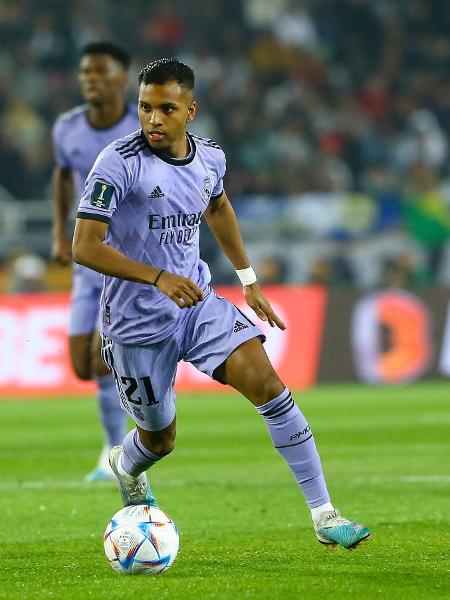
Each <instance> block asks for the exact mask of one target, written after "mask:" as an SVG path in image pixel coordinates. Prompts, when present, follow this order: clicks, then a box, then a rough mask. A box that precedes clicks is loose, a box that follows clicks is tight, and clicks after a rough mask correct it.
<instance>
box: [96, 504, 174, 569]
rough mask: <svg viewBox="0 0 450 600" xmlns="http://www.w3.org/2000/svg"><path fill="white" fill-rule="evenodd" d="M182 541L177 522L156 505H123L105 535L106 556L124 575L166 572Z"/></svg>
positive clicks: (114, 567)
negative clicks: (176, 525)
mask: <svg viewBox="0 0 450 600" xmlns="http://www.w3.org/2000/svg"><path fill="white" fill-rule="evenodd" d="M179 543H180V541H179V537H178V531H177V528H176V527H175V523H174V522H173V521H172V520H171V519H170V517H168V516H167V515H166V514H165V513H164V512H163V511H162V510H161V509H160V508H158V507H156V506H145V505H139V506H126V507H125V508H122V509H121V510H119V511H118V512H116V514H115V515H114V516H113V518H112V519H111V521H110V522H109V523H108V526H107V527H106V531H105V536H104V546H105V554H106V558H107V559H108V561H109V564H110V565H111V567H112V568H113V569H114V570H115V571H117V573H120V574H122V575H135V574H140V573H142V574H147V575H156V574H157V573H162V572H163V571H165V570H166V569H168V568H169V567H170V565H171V564H172V563H173V561H174V560H175V557H176V555H177V552H178V546H179Z"/></svg>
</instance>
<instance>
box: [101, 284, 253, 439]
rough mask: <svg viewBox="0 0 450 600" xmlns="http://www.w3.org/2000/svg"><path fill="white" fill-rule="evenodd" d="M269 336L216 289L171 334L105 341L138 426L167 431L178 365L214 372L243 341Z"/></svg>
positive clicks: (188, 311)
mask: <svg viewBox="0 0 450 600" xmlns="http://www.w3.org/2000/svg"><path fill="white" fill-rule="evenodd" d="M254 337H259V338H260V339H261V341H263V342H264V341H265V336H264V335H263V334H262V332H261V330H260V329H259V328H258V327H256V325H254V324H253V323H252V322H251V321H250V320H249V319H248V318H247V317H246V316H245V315H244V314H243V313H242V312H240V310H239V309H238V308H236V306H234V304H232V303H231V302H229V301H228V300H226V299H225V298H220V297H218V296H217V295H216V294H215V293H214V291H212V290H211V291H210V293H209V296H207V298H205V300H204V301H203V302H200V303H199V304H198V305H197V306H195V307H193V308H191V309H184V310H182V311H181V315H180V323H179V327H178V328H177V329H176V331H175V333H174V334H173V335H171V336H170V337H168V338H166V339H165V340H162V341H161V342H157V343H155V344H150V345H147V346H123V345H121V344H118V343H116V342H113V341H111V340H109V339H108V338H104V339H103V357H104V360H105V362H106V363H107V364H108V366H109V367H110V368H111V370H112V371H113V374H114V376H115V378H116V382H117V387H118V391H119V396H120V399H121V402H122V405H123V407H124V408H125V410H127V412H128V413H129V414H130V415H131V417H132V418H133V420H134V421H135V422H136V424H137V425H139V427H141V428H142V429H146V430H148V431H159V430H161V429H164V428H165V427H167V426H168V425H170V423H171V422H172V421H173V419H174V417H175V392H174V389H173V386H174V381H175V374H176V369H177V363H178V362H179V361H180V360H184V361H186V362H190V363H192V364H193V365H194V366H195V367H196V368H197V369H198V370H199V371H202V372H203V373H206V374H207V375H209V376H210V377H212V376H213V373H214V370H215V369H216V368H217V367H218V366H219V365H221V364H222V363H223V362H224V361H225V360H226V359H227V358H228V357H229V356H230V354H231V353H232V352H233V351H234V350H235V349H236V348H237V347H238V346H240V345H241V344H243V343H244V342H246V341H247V340H250V339H252V338H254Z"/></svg>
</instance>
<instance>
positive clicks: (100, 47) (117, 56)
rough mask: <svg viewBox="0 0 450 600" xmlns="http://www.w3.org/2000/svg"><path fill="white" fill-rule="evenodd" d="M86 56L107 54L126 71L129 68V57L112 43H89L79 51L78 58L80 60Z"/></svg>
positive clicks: (123, 50) (122, 49) (120, 47)
mask: <svg viewBox="0 0 450 600" xmlns="http://www.w3.org/2000/svg"><path fill="white" fill-rule="evenodd" d="M87 54H108V56H111V57H112V58H114V60H117V62H119V63H120V64H121V65H122V66H123V68H124V69H125V70H126V71H128V69H129V67H130V63H131V56H130V55H129V54H128V52H127V51H126V50H125V49H124V48H122V46H118V45H117V44H113V43H112V42H91V43H90V44H86V46H83V48H81V50H80V57H81V58H82V57H83V56H86V55H87Z"/></svg>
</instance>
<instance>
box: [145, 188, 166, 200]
mask: <svg viewBox="0 0 450 600" xmlns="http://www.w3.org/2000/svg"><path fill="white" fill-rule="evenodd" d="M163 196H164V192H163V191H162V189H161V188H160V187H159V185H157V186H156V187H155V189H154V190H153V192H152V193H151V194H149V195H148V197H149V198H162V197H163Z"/></svg>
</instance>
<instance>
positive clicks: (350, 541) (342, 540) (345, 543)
mask: <svg viewBox="0 0 450 600" xmlns="http://www.w3.org/2000/svg"><path fill="white" fill-rule="evenodd" d="M318 533H320V535H321V536H323V537H324V538H326V539H327V540H330V542H331V543H334V544H339V545H340V546H342V547H343V548H346V549H347V550H350V549H351V548H353V547H354V546H356V545H357V544H359V543H360V542H362V541H363V540H365V539H367V538H368V537H369V536H370V531H369V530H368V529H367V527H361V528H359V529H358V530H357V531H355V529H354V528H353V527H349V526H348V525H341V526H337V527H332V528H329V529H326V528H323V529H319V531H318ZM322 543H325V545H326V542H322Z"/></svg>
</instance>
